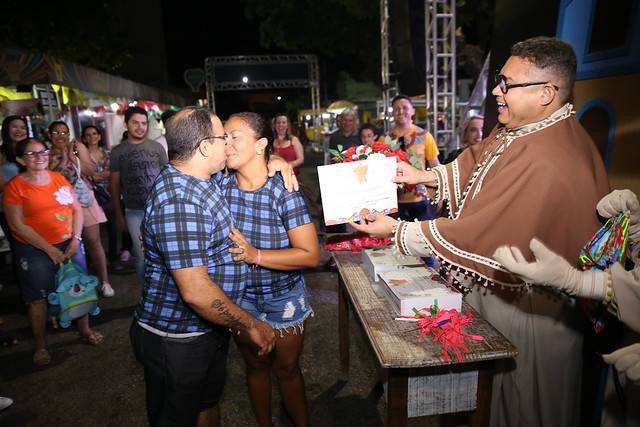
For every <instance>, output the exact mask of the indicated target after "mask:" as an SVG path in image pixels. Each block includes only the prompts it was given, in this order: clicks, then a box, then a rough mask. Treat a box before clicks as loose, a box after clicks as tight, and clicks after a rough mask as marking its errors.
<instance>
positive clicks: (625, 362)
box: [602, 343, 640, 382]
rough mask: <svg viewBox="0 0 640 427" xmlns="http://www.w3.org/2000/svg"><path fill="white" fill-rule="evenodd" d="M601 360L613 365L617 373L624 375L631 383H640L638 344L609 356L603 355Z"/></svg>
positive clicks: (639, 346)
mask: <svg viewBox="0 0 640 427" xmlns="http://www.w3.org/2000/svg"><path fill="white" fill-rule="evenodd" d="M602 358H603V359H604V361H605V362H607V363H608V364H610V365H614V366H615V367H616V369H617V370H618V372H624V373H626V374H627V378H629V379H630V380H631V381H634V382H640V343H636V344H631V345H628V346H626V347H622V348H621V349H618V350H616V351H614V352H613V353H611V354H603V355H602Z"/></svg>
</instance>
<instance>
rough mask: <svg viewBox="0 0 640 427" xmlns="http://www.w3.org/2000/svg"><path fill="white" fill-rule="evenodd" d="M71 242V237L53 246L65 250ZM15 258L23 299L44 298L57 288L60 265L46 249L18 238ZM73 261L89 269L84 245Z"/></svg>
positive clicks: (14, 249)
mask: <svg viewBox="0 0 640 427" xmlns="http://www.w3.org/2000/svg"><path fill="white" fill-rule="evenodd" d="M69 242H71V239H69V240H65V241H64V242H60V243H57V244H55V245H53V246H55V247H56V248H58V249H60V250H61V251H62V252H64V251H65V250H66V249H67V246H68V245H69ZM13 259H14V261H13V262H15V263H16V272H17V274H18V283H19V284H20V292H21V293H22V300H23V301H37V300H40V299H44V298H47V297H48V296H49V294H50V293H52V292H53V291H55V290H56V273H57V272H58V269H59V268H60V267H59V266H58V265H57V264H54V263H53V261H51V258H49V255H47V254H46V253H45V252H44V251H42V250H40V249H38V248H36V247H35V246H32V245H29V244H26V243H22V242H20V241H17V240H16V241H15V244H14V248H13ZM71 261H73V262H75V263H76V264H78V265H80V266H81V267H82V268H84V270H85V271H87V266H86V259H85V255H84V246H82V244H80V247H79V248H78V253H77V254H76V255H75V256H74V257H72V258H71Z"/></svg>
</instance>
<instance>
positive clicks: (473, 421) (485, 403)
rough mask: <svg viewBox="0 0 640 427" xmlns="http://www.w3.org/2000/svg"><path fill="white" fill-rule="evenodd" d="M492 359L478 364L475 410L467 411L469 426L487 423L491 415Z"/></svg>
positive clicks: (474, 426)
mask: <svg viewBox="0 0 640 427" xmlns="http://www.w3.org/2000/svg"><path fill="white" fill-rule="evenodd" d="M493 365H494V363H493V361H492V360H490V361H487V362H482V363H480V364H479V366H478V396H477V400H476V404H477V406H476V410H475V411H471V412H470V413H469V427H482V426H488V425H489V419H490V415H491V390H492V389H493Z"/></svg>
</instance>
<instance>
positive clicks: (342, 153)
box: [329, 136, 422, 192]
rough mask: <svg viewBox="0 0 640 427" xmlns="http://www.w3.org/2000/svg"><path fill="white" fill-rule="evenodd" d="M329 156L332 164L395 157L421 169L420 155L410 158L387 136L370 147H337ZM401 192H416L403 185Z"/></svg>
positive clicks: (412, 187)
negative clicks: (378, 157)
mask: <svg viewBox="0 0 640 427" xmlns="http://www.w3.org/2000/svg"><path fill="white" fill-rule="evenodd" d="M329 153H330V154H331V156H332V157H331V161H332V162H333V163H348V162H356V161H359V160H367V159H370V158H375V157H377V156H381V157H395V158H396V159H397V161H398V162H406V163H409V164H411V165H413V166H414V167H416V168H418V169H419V168H421V167H422V163H420V154H415V155H413V156H411V157H409V156H408V155H407V153H406V152H405V151H404V150H403V149H401V148H400V143H399V142H398V141H397V140H392V139H391V138H389V137H388V136H386V137H385V142H380V141H376V142H374V143H373V144H372V145H358V146H357V147H349V148H348V149H346V150H342V146H341V145H338V149H337V150H329ZM401 191H403V192H413V191H416V188H415V186H414V185H411V184H404V187H403V189H402V190H401Z"/></svg>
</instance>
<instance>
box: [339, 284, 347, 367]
mask: <svg viewBox="0 0 640 427" xmlns="http://www.w3.org/2000/svg"><path fill="white" fill-rule="evenodd" d="M347 298H348V297H347V294H346V292H345V290H344V282H343V280H342V276H340V275H338V340H339V345H340V371H341V372H342V375H344V376H347V375H349V301H348V300H347Z"/></svg>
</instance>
